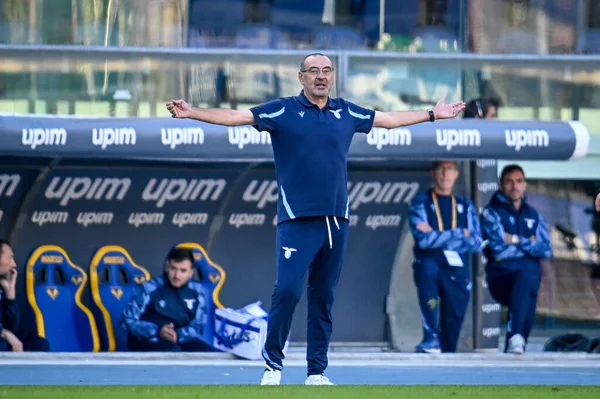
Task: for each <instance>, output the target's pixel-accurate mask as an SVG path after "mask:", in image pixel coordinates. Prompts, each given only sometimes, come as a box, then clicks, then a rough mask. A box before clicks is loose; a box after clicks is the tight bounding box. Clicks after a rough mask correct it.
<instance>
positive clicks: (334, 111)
mask: <svg viewBox="0 0 600 399" xmlns="http://www.w3.org/2000/svg"><path fill="white" fill-rule="evenodd" d="M329 112H332V113H333V114H334V115H335V117H336V118H337V119H341V118H342V116H341V115H340V112H342V109H341V108H340V109H336V110H333V109H330V110H329Z"/></svg>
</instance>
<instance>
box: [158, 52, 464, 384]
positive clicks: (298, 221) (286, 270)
mask: <svg viewBox="0 0 600 399" xmlns="http://www.w3.org/2000/svg"><path fill="white" fill-rule="evenodd" d="M334 78H335V72H334V67H333V64H332V62H331V60H330V59H329V58H328V57H326V56H325V55H323V54H310V55H308V56H306V57H305V58H304V59H303V60H302V62H301V63H300V71H299V72H298V80H299V81H300V84H301V85H302V87H303V90H302V92H301V93H300V95H298V96H295V97H285V98H279V99H276V100H273V101H270V102H268V103H266V104H262V105H259V106H256V107H254V108H251V109H250V110H227V109H201V108H194V107H191V106H190V105H189V104H187V103H186V102H185V101H183V100H174V101H170V102H169V103H168V104H167V109H168V110H169V111H170V112H171V114H172V115H173V117H175V118H192V119H196V120H200V121H204V122H209V123H214V124H221V125H227V126H237V125H253V126H254V127H255V128H256V129H257V130H259V131H266V132H269V133H270V134H271V143H272V147H273V155H274V161H275V170H276V175H277V183H278V185H279V196H278V209H277V223H278V225H277V240H276V245H277V247H276V259H277V282H276V284H275V290H274V292H273V296H272V301H271V308H270V310H269V323H268V331H267V339H266V343H265V346H264V350H263V357H264V359H265V363H266V367H265V371H264V374H263V378H262V380H261V384H262V385H279V383H280V381H281V370H282V369H283V357H284V356H283V347H284V345H285V342H286V339H287V337H288V333H289V331H290V327H291V323H292V317H293V314H294V310H295V307H296V304H297V303H298V301H299V299H300V296H301V294H302V292H301V291H302V285H303V281H304V280H305V279H306V277H307V276H308V316H307V317H308V331H307V363H308V373H307V374H308V377H307V379H306V380H305V384H307V385H331V384H332V383H331V381H329V379H328V378H327V377H325V376H324V372H325V369H326V367H327V364H328V362H327V350H328V346H329V340H330V337H331V332H332V319H331V307H332V304H333V299H334V291H335V287H336V284H337V282H338V279H339V276H340V271H341V267H342V263H343V256H344V252H345V250H346V245H347V242H348V230H349V226H348V220H349V201H348V189H347V168H346V161H347V158H348V150H349V148H350V143H351V141H352V137H353V136H354V133H356V132H360V133H368V132H369V131H370V130H371V128H372V127H384V128H388V129H391V128H395V127H398V126H406V125H412V124H415V123H419V122H425V121H433V120H435V119H436V118H437V119H442V118H453V117H455V116H457V115H458V113H459V112H460V111H462V110H463V109H464V106H465V104H464V103H463V102H458V103H455V104H446V103H445V102H444V101H443V99H442V100H440V101H439V102H438V104H436V106H435V107H434V108H432V109H430V110H428V111H406V112H379V111H372V110H368V109H365V108H362V107H359V106H358V105H355V104H353V103H351V102H349V101H346V100H344V99H342V98H331V97H329V92H330V90H331V87H332V86H333V83H334Z"/></svg>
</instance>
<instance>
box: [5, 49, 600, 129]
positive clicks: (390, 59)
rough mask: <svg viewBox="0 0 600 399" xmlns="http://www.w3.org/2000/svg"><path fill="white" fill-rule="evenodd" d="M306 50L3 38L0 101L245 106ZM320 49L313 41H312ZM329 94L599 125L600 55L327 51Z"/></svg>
mask: <svg viewBox="0 0 600 399" xmlns="http://www.w3.org/2000/svg"><path fill="white" fill-rule="evenodd" d="M312 51H313V50H311V49H303V50H246V49H244V50H241V49H230V48H227V49H213V48H211V49H189V48H187V49H170V48H169V49H167V48H143V47H83V46H45V45H40V46H37V45H33V46H21V45H5V46H0V111H2V112H30V113H49V114H80V115H83V114H85V115H90V114H91V115H98V116H140V117H146V116H161V115H165V116H166V115H167V114H166V110H164V103H165V102H166V101H167V100H169V99H171V98H175V97H182V98H186V99H188V100H189V101H190V102H192V103H194V104H197V105H203V106H227V107H234V108H235V107H237V108H241V107H249V106H252V105H254V104H258V103H260V102H264V101H268V100H270V99H273V98H277V97H279V96H289V95H296V94H297V93H298V92H299V91H300V89H301V87H300V84H299V83H298V80H297V72H298V69H299V62H300V60H301V59H302V57H303V56H304V55H306V54H307V53H310V52H312ZM315 51H316V50H315ZM323 52H324V53H325V54H327V55H329V56H330V57H331V58H332V60H333V62H334V64H335V67H336V71H337V74H336V85H335V86H334V89H333V95H337V96H344V97H345V98H347V99H348V100H350V101H354V102H357V103H360V104H361V105H365V106H370V107H376V108H377V109H381V110H390V109H395V110H402V109H412V108H422V107H424V106H428V105H430V104H432V103H435V101H437V99H439V97H440V96H442V95H444V94H446V95H447V97H448V101H453V100H458V99H464V100H469V99H471V98H475V97H479V96H482V95H483V96H487V95H492V96H495V97H498V98H499V99H500V100H501V103H502V106H501V108H500V112H499V116H500V118H502V119H542V120H545V119H563V120H566V119H574V120H582V121H583V122H584V123H585V124H586V125H587V126H588V128H589V129H590V131H592V132H600V122H598V121H600V118H598V116H600V115H599V114H598V108H600V56H589V55H530V54H523V55H520V54H511V55H508V54H491V55H487V54H468V53H418V54H415V53H399V52H375V51H323Z"/></svg>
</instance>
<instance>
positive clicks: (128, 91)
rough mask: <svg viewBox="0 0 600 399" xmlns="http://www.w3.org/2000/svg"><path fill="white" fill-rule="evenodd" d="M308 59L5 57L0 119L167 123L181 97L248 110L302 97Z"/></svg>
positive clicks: (84, 54) (0, 66) (117, 54)
mask: <svg viewBox="0 0 600 399" xmlns="http://www.w3.org/2000/svg"><path fill="white" fill-rule="evenodd" d="M303 57H304V54H300V53H298V54H293V53H292V54H277V53H268V54H264V53H251V54H235V53H229V54H227V53H218V54H215V53H212V54H210V53H191V52H187V53H173V52H165V53H160V52H153V53H148V52H132V51H121V50H113V51H111V50H103V51H85V50H84V49H81V50H74V51H66V52H65V51H58V50H57V51H55V52H53V51H47V52H44V55H43V61H42V58H41V56H40V52H39V50H34V49H31V50H22V51H13V50H5V51H3V52H1V53H0V112H30V113H49V114H77V115H104V116H116V115H118V116H126V115H130V116H141V117H149V116H168V113H167V112H166V109H165V103H166V101H168V100H170V99H172V98H178V97H181V98H184V99H186V100H188V101H189V102H190V103H191V104H194V105H199V106H210V107H218V106H224V107H232V108H248V107H250V106H252V105H255V104H258V103H262V102H266V101H269V100H272V99H275V98H278V97H281V96H292V95H297V94H298V93H299V92H300V90H301V86H300V84H299V82H298V77H297V73H298V70H299V67H300V62H301V60H302V59H303ZM331 58H332V61H333V62H334V63H335V64H336V65H337V64H339V62H338V58H337V57H336V56H335V55H332V56H331ZM336 73H339V68H336ZM336 93H337V89H336V86H335V84H334V87H333V89H332V95H334V96H335V95H337V94H336Z"/></svg>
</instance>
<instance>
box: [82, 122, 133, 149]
mask: <svg viewBox="0 0 600 399" xmlns="http://www.w3.org/2000/svg"><path fill="white" fill-rule="evenodd" d="M136 139H137V134H136V132H135V129H134V128H132V127H123V128H115V129H113V128H102V129H93V130H92V143H93V144H94V145H95V146H97V147H101V148H102V149H103V150H104V149H106V147H108V146H109V145H135V143H136Z"/></svg>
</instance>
